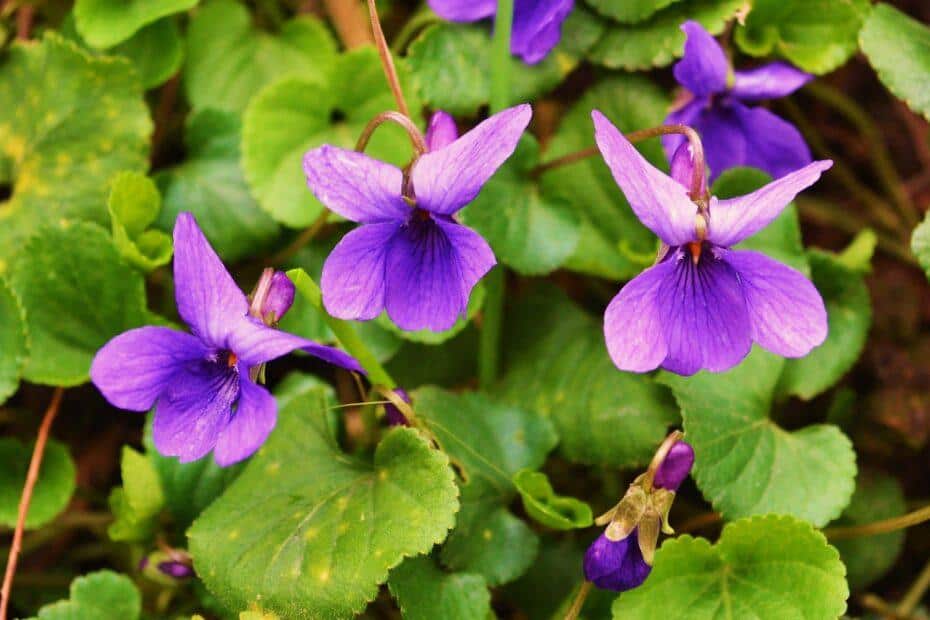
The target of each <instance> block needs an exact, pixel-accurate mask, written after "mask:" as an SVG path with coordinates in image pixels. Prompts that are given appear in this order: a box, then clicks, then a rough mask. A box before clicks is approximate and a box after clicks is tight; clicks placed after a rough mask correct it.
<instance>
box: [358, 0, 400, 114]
mask: <svg viewBox="0 0 930 620" xmlns="http://www.w3.org/2000/svg"><path fill="white" fill-rule="evenodd" d="M368 14H369V16H370V17H371V31H372V33H374V35H375V45H376V46H377V47H378V55H380V56H381V64H382V65H383V66H384V75H385V76H386V77H387V81H388V84H389V85H390V86H391V92H392V93H394V100H395V101H396V102H397V109H398V111H400V113H401V114H403V115H404V116H406V117H408V118H409V117H410V108H408V107H407V101H406V100H405V99H404V91H403V89H401V87H400V79H399V78H398V77H397V68H396V67H395V66H394V58H393V56H391V48H390V47H388V44H387V41H386V40H385V38H384V31H383V30H381V20H380V19H378V8H377V7H376V6H375V0H368Z"/></svg>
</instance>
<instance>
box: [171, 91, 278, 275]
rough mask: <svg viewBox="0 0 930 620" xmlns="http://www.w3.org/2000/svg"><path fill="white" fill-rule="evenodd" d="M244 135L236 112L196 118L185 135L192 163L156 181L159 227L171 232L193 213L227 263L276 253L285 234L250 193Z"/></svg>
mask: <svg viewBox="0 0 930 620" xmlns="http://www.w3.org/2000/svg"><path fill="white" fill-rule="evenodd" d="M241 133H242V132H241V122H240V120H239V118H238V117H237V116H236V114H234V113H232V112H224V111H220V110H213V109H207V110H202V111H200V112H196V113H194V114H193V115H192V116H191V117H190V118H189V119H188V121H187V127H186V129H185V133H184V141H185V144H186V146H187V157H186V158H185V159H184V161H183V162H181V163H180V164H179V165H177V166H175V167H173V168H168V169H167V170H162V171H160V172H159V173H158V174H157V175H156V176H155V182H156V183H157V184H158V187H159V189H160V190H161V192H162V195H163V197H164V207H163V208H162V211H161V215H160V216H159V218H158V226H159V227H160V228H161V229H162V230H164V231H167V232H170V231H171V230H172V229H173V228H174V221H175V219H177V217H178V214H179V213H181V212H183V211H189V212H191V213H193V214H194V216H195V217H196V218H197V223H198V224H200V227H201V228H202V229H203V231H204V234H205V235H206V236H207V238H208V239H210V243H211V244H212V245H213V248H214V249H215V250H216V251H217V253H218V254H219V255H220V256H222V257H223V258H224V259H225V260H227V261H237V260H240V259H242V258H245V257H247V256H254V255H255V254H257V253H259V252H260V251H262V250H269V249H271V248H272V247H273V244H274V242H275V241H276V240H277V239H278V238H279V236H280V232H281V229H280V227H279V226H278V225H277V224H276V223H275V222H274V220H272V219H271V218H270V217H269V216H268V215H267V214H266V213H265V212H264V211H262V210H261V209H260V208H259V206H258V203H257V202H256V201H255V199H254V198H253V197H252V195H251V194H250V193H249V188H248V186H247V185H246V182H245V177H244V176H243V174H242V168H241V167H240V164H239V158H240V155H239V141H240V138H241Z"/></svg>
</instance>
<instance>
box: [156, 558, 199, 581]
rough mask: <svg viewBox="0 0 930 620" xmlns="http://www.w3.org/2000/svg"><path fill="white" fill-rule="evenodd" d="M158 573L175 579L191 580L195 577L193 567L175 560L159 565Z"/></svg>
mask: <svg viewBox="0 0 930 620" xmlns="http://www.w3.org/2000/svg"><path fill="white" fill-rule="evenodd" d="M158 571H159V572H160V573H161V574H162V575H166V576H168V577H172V578H174V579H190V578H191V577H193V576H194V569H193V567H191V566H188V565H187V564H185V563H183V562H177V561H175V560H167V561H165V562H159V563H158Z"/></svg>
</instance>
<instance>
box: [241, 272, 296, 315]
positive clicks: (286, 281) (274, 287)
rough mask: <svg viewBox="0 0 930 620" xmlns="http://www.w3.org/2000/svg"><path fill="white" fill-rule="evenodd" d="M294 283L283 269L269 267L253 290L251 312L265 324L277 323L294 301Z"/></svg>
mask: <svg viewBox="0 0 930 620" xmlns="http://www.w3.org/2000/svg"><path fill="white" fill-rule="evenodd" d="M294 292H295V290H294V283H293V282H291V280H290V278H288V277H287V275H286V274H285V273H284V272H283V271H275V270H274V269H271V268H268V269H265V270H264V271H263V272H262V276H261V278H260V279H259V281H258V284H256V285H255V290H254V291H253V292H252V303H251V307H250V309H249V312H250V314H251V315H252V316H254V317H255V318H257V319H261V320H262V322H263V323H265V325H277V323H278V321H280V320H281V318H282V317H284V315H285V314H286V313H287V311H288V310H290V309H291V305H292V304H293V303H294Z"/></svg>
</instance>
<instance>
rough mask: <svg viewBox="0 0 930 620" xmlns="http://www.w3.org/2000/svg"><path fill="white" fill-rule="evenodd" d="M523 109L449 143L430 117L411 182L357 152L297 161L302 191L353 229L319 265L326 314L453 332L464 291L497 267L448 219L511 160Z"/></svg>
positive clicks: (524, 119)
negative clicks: (427, 147)
mask: <svg viewBox="0 0 930 620" xmlns="http://www.w3.org/2000/svg"><path fill="white" fill-rule="evenodd" d="M531 115H532V112H531V110H530V106H529V105H526V104H524V105H519V106H516V107H513V108H510V109H507V110H504V111H503V112H500V113H498V114H495V115H494V116H492V117H490V118H488V119H487V120H485V121H484V122H482V123H481V124H479V125H478V126H477V127H475V128H474V129H472V130H471V131H469V132H468V133H466V134H465V135H463V136H461V137H460V138H457V139H452V140H451V141H449V138H450V135H451V133H452V132H453V131H454V127H449V122H450V121H451V119H444V118H442V117H440V119H439V120H436V119H435V118H434V123H431V130H432V131H431V134H430V136H429V139H430V142H433V143H437V144H442V146H440V147H439V148H437V149H436V150H431V151H429V152H427V153H425V154H424V155H422V156H421V157H420V158H419V159H418V160H417V162H416V164H415V165H414V166H413V170H412V171H411V172H410V177H411V181H412V185H413V192H414V194H415V197H416V198H415V201H413V202H414V204H412V205H411V204H408V202H407V200H406V199H405V197H404V196H403V193H402V185H403V178H404V175H403V173H402V172H401V171H400V170H399V169H398V168H396V167H394V166H391V165H390V164H386V163H384V162H381V161H378V160H376V159H372V158H370V157H368V156H367V155H364V154H362V153H356V152H355V151H347V150H345V149H340V148H338V147H334V146H330V145H323V146H321V147H319V148H316V149H313V150H312V151H310V152H308V153H307V154H306V155H305V156H304V172H305V173H306V175H307V185H308V186H309V187H310V190H311V191H312V192H313V193H314V195H316V197H317V198H318V199H319V200H320V202H322V203H323V204H324V205H326V206H327V207H328V208H330V209H331V210H333V211H335V212H336V213H338V214H340V215H342V216H343V217H345V218H347V219H350V220H352V221H355V222H358V223H360V224H362V225H361V226H359V227H358V228H356V229H355V230H353V231H352V232H350V233H348V234H347V235H346V236H345V237H343V238H342V240H341V241H340V242H339V243H338V244H337V245H336V247H335V248H334V249H333V251H332V253H330V255H329V257H328V258H327V259H326V263H325V264H324V265H323V277H322V279H321V282H320V288H321V289H322V291H323V304H324V305H325V306H326V309H327V311H328V312H329V313H330V314H332V315H333V316H336V317H339V318H342V319H356V320H368V319H373V318H375V317H377V316H378V315H379V314H381V312H382V311H384V310H386V311H387V314H388V316H389V317H390V318H391V320H392V321H394V322H395V323H396V324H397V325H398V326H399V327H401V328H402V329H406V330H420V329H430V330H433V331H442V330H445V329H449V328H450V327H452V326H453V325H454V324H455V322H456V320H458V318H459V316H461V315H462V314H463V313H464V311H465V308H466V306H467V304H468V298H469V295H470V294H471V290H472V288H474V286H475V284H477V282H478V280H480V279H481V278H482V277H483V276H484V274H486V273H487V272H488V271H489V270H490V269H491V267H493V266H494V265H495V264H496V260H495V258H494V253H493V252H492V251H491V248H490V246H488V244H487V242H486V241H485V240H484V239H483V238H482V237H481V236H480V235H479V234H478V233H476V232H475V231H473V230H472V229H470V228H468V227H466V226H463V225H461V224H459V223H458V222H456V221H455V219H454V215H455V213H456V212H458V211H459V210H460V209H462V208H463V207H465V206H466V205H467V204H468V203H470V202H471V201H472V200H474V199H475V197H476V196H477V195H478V192H480V191H481V188H482V186H483V185H484V184H485V183H486V182H487V180H488V179H489V178H491V175H493V174H494V173H495V172H496V171H497V169H498V168H499V167H500V166H501V164H503V163H504V161H505V160H506V159H507V158H508V157H510V155H511V154H512V153H513V151H514V149H515V148H516V146H517V142H518V141H519V139H520V135H521V134H522V133H523V131H524V129H526V126H527V125H528V124H529V122H530V117H531Z"/></svg>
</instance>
